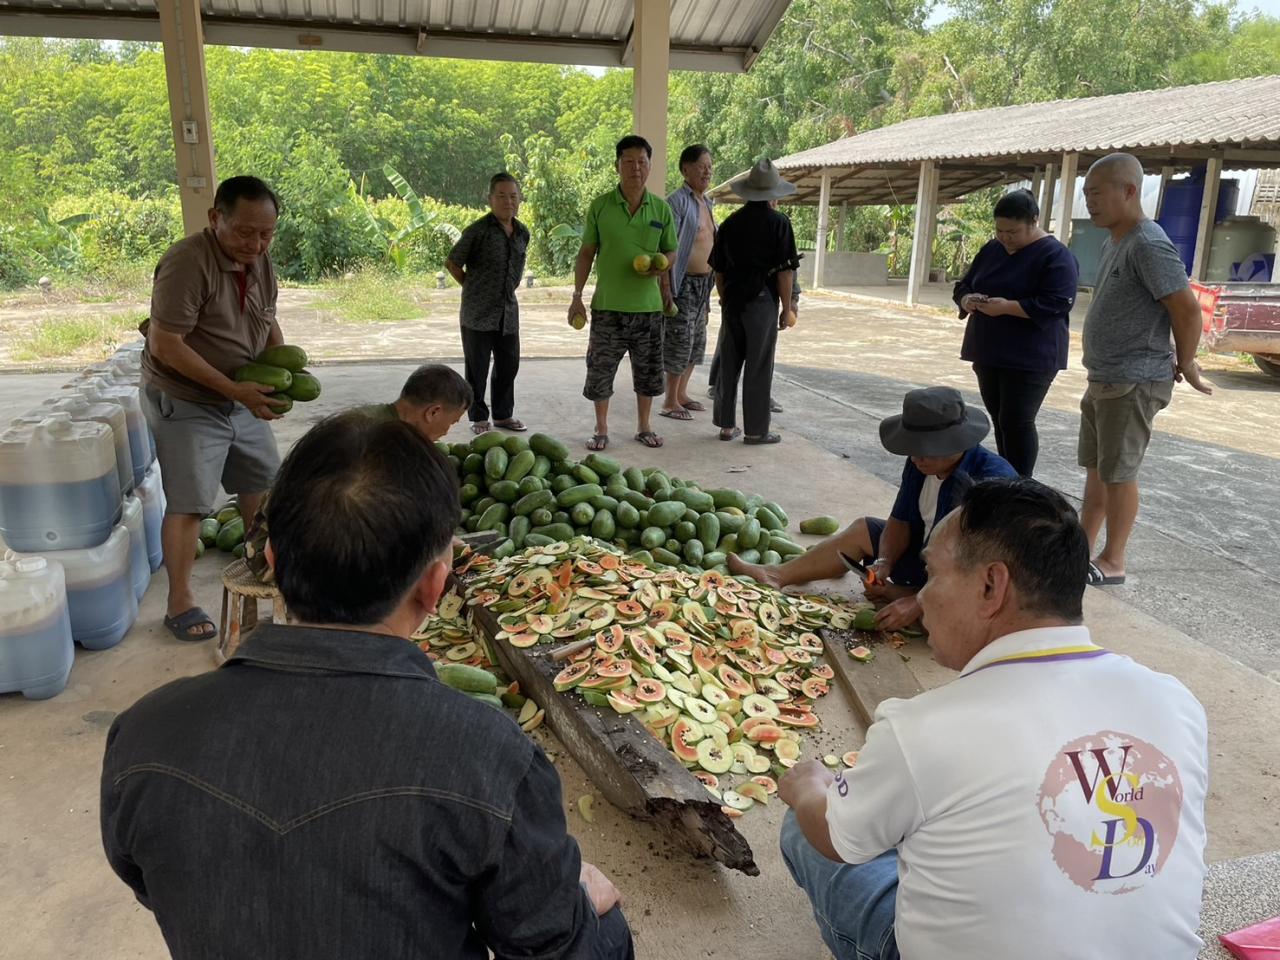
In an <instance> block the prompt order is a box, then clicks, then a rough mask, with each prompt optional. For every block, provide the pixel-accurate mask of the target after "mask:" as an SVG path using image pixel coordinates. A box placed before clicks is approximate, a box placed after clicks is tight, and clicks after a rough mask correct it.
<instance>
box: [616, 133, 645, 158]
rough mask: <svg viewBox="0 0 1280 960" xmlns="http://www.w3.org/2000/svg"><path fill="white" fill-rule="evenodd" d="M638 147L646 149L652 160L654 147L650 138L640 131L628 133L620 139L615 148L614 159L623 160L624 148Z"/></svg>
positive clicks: (633, 148)
mask: <svg viewBox="0 0 1280 960" xmlns="http://www.w3.org/2000/svg"><path fill="white" fill-rule="evenodd" d="M637 148H639V149H642V150H644V152H645V154H646V155H647V156H648V158H649V159H650V160H652V159H653V147H652V146H650V144H649V141H648V140H646V139H645V138H644V137H642V136H640V135H639V134H638V133H632V134H628V135H627V136H625V137H623V138H622V139H621V140H619V141H618V145H617V146H616V147H614V149H613V159H614V160H615V161H616V160H621V159H622V153H623V151H624V150H635V149H637Z"/></svg>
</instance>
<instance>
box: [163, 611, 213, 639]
mask: <svg viewBox="0 0 1280 960" xmlns="http://www.w3.org/2000/svg"><path fill="white" fill-rule="evenodd" d="M206 623H207V624H208V625H209V626H211V627H213V630H211V631H210V632H208V633H192V632H191V628H192V627H198V626H201V625H203V624H206ZM164 625H165V626H166V627H167V628H168V630H169V632H170V633H172V634H173V635H174V637H175V638H176V639H178V640H181V641H182V642H183V643H200V642H201V641H204V640H217V639H218V628H217V626H216V625H215V624H214V622H213V618H212V617H210V616H209V615H208V614H207V613H205V612H204V610H202V609H201V608H200V607H192V608H191V609H189V610H183V611H182V613H179V614H177V615H176V616H173V617H165V618H164Z"/></svg>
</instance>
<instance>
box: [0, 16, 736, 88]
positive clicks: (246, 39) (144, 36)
mask: <svg viewBox="0 0 1280 960" xmlns="http://www.w3.org/2000/svg"><path fill="white" fill-rule="evenodd" d="M204 32H205V42H206V43H209V44H216V45H221V46H235V47H268V48H272V49H277V50H336V51H341V52H343V53H382V54H396V55H402V56H428V57H451V58H456V59H462V60H499V61H505V62H523V63H555V64H572V65H574V66H584V67H620V66H622V65H623V64H622V57H621V53H622V50H621V49H620V48H619V46H618V43H617V41H615V40H583V39H562V38H558V37H548V36H537V37H531V36H515V35H511V34H489V33H484V34H468V33H461V32H458V31H453V30H449V31H426V32H425V33H420V31H419V29H418V27H417V26H416V25H413V26H409V27H405V28H398V27H373V26H347V25H341V24H333V23H329V22H327V21H317V22H284V21H270V20H258V19H253V20H242V19H239V18H235V17H205V18H204ZM0 35H8V36H20V37H23V36H25V37H62V38H67V39H84V40H137V41H143V42H150V43H159V42H160V21H159V18H158V17H156V16H155V15H144V14H133V13H126V12H117V11H112V12H111V13H109V14H101V15H89V14H63V13H55V12H41V13H38V14H37V13H32V12H27V11H15V10H6V9H0ZM420 41H421V42H420ZM748 52H749V51H748V49H747V48H745V47H694V46H676V45H673V46H672V47H671V69H672V70H704V71H713V72H720V73H742V72H743V71H744V70H745V66H744V62H745V57H746V54H747V53H748Z"/></svg>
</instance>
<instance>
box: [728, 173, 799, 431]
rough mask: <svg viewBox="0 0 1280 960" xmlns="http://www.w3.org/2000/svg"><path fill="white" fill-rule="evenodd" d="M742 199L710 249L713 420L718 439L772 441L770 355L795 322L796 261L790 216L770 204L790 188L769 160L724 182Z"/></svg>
mask: <svg viewBox="0 0 1280 960" xmlns="http://www.w3.org/2000/svg"><path fill="white" fill-rule="evenodd" d="M730 186H731V187H732V188H733V192H734V193H736V194H737V195H738V196H739V197H741V198H742V199H743V200H745V201H746V203H745V204H744V205H743V206H742V207H741V209H739V210H737V211H735V212H734V213H732V214H731V215H730V216H729V217H728V219H726V220H725V222H724V223H723V224H721V226H720V230H719V232H718V233H717V234H716V242H715V246H714V247H713V248H712V251H711V268H712V270H714V271H715V282H716V291H717V292H718V293H719V294H720V307H721V324H720V339H719V343H718V345H717V347H716V354H717V356H718V357H719V361H720V362H719V369H718V371H717V376H716V387H715V413H714V416H713V417H712V422H713V423H715V425H716V426H717V427H719V428H720V439H721V440H732V439H733V438H734V437H736V436H739V435H740V434H744V431H745V435H744V436H743V442H744V443H749V444H770V443H778V442H779V441H780V440H781V439H782V438H781V437H780V436H778V434H776V433H770V432H769V414H770V404H769V400H770V394H771V393H772V390H773V357H774V349H775V347H776V346H777V342H778V332H779V331H780V330H786V329H788V328H789V327H793V326H795V322H796V315H795V307H794V304H793V303H792V297H791V295H792V290H793V286H794V280H795V270H796V267H797V266H799V263H800V260H799V254H798V252H797V251H796V240H795V234H794V233H793V232H792V229H791V221H790V220H788V219H787V218H786V217H785V216H784V215H782V214H781V213H779V212H778V211H777V210H776V209H774V206H775V205H776V203H777V201H778V200H779V199H780V198H782V197H786V196H789V195H790V194H793V193H795V190H796V187H795V184H793V183H788V182H787V181H786V180H784V179H783V178H782V177H781V175H779V173H778V171H777V170H776V169H775V168H774V166H773V164H772V163H771V162H770V161H769V160H761V161H760V162H759V163H757V164H756V165H755V166H754V167H753V168H752V169H751V171H750V172H749V173H747V174H746V175H745V176H741V177H738V178H737V179H735V180H733V181H732V182H731V183H730ZM739 380H741V381H742V419H743V426H742V428H741V429H739V427H738V425H737V405H738V381H739Z"/></svg>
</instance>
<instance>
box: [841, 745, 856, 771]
mask: <svg viewBox="0 0 1280 960" xmlns="http://www.w3.org/2000/svg"><path fill="white" fill-rule="evenodd" d="M840 761H841V762H842V763H843V764H844V765H845V766H846V767H849V768H850V769H852V768H853V767H856V766H857V765H858V751H857V750H850V751H849V752H848V753H846V754H845V755H844V756H843V757H841V758H840Z"/></svg>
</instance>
